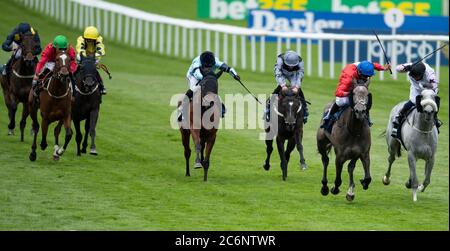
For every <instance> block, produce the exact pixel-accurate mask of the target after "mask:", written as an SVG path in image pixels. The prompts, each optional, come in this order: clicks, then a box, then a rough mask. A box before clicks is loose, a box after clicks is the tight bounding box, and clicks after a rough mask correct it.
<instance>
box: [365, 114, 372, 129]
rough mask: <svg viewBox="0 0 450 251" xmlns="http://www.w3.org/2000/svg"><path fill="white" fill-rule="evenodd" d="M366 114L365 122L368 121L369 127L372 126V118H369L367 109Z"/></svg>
mask: <svg viewBox="0 0 450 251" xmlns="http://www.w3.org/2000/svg"><path fill="white" fill-rule="evenodd" d="M366 115H367V122H368V123H369V127H371V126H373V122H372V119H371V118H370V112H369V110H367V111H366Z"/></svg>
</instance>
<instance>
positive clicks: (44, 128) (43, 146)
mask: <svg viewBox="0 0 450 251" xmlns="http://www.w3.org/2000/svg"><path fill="white" fill-rule="evenodd" d="M48 124H49V122H48V120H47V119H46V118H44V117H43V118H42V129H41V130H42V139H41V149H42V151H43V150H45V149H46V148H47V145H48V144H47V132H48Z"/></svg>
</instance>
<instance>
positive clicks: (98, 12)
mask: <svg viewBox="0 0 450 251" xmlns="http://www.w3.org/2000/svg"><path fill="white" fill-rule="evenodd" d="M95 14H96V15H95V25H96V26H97V29H98V30H99V31H103V29H102V25H101V20H100V17H101V15H100V8H96V10H95Z"/></svg>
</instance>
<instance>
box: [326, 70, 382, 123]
mask: <svg viewBox="0 0 450 251" xmlns="http://www.w3.org/2000/svg"><path fill="white" fill-rule="evenodd" d="M390 68H391V66H390V65H389V64H386V65H385V66H382V65H380V64H378V63H372V62H369V61H362V62H357V63H353V64H348V65H346V66H345V67H344V69H343V70H342V72H341V76H340V77H339V84H338V87H337V88H336V92H335V95H336V102H334V103H333V106H331V108H330V110H329V111H328V113H327V115H326V116H325V117H324V118H323V119H324V123H323V125H322V126H321V127H322V128H323V127H324V126H325V125H327V124H328V122H329V121H330V119H331V118H332V116H333V114H334V113H336V112H337V111H338V110H339V108H340V107H344V106H347V105H350V99H349V95H350V94H351V93H352V91H353V88H354V86H355V84H357V83H361V84H367V85H368V83H369V81H370V78H371V77H372V76H373V75H375V70H377V71H387V70H389V69H390ZM369 102H371V101H370V100H369ZM367 118H368V120H369V124H372V122H371V121H370V117H369V114H367Z"/></svg>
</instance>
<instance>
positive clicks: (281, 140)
mask: <svg viewBox="0 0 450 251" xmlns="http://www.w3.org/2000/svg"><path fill="white" fill-rule="evenodd" d="M277 148H278V155H279V156H280V167H281V172H282V174H283V180H286V177H287V161H286V155H285V151H284V138H281V137H279V136H277Z"/></svg>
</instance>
